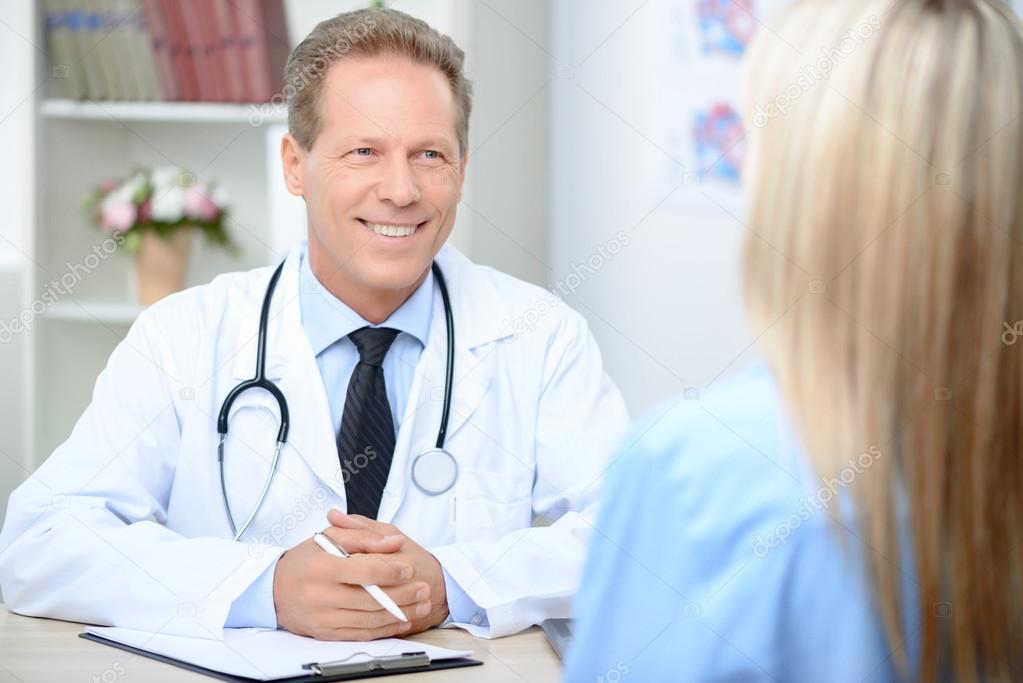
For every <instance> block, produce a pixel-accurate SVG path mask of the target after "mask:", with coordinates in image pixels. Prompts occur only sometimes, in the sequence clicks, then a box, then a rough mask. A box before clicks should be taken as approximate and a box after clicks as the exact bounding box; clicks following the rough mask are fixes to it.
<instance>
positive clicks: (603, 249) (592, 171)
mask: <svg viewBox="0 0 1023 683" xmlns="http://www.w3.org/2000/svg"><path fill="white" fill-rule="evenodd" d="M668 5H669V3H667V2H661V1H658V0H652V1H650V2H646V1H644V0H556V2H554V3H553V16H552V41H551V46H550V49H551V50H552V51H553V52H554V54H555V55H556V56H557V60H558V62H559V66H558V69H557V77H556V78H555V79H554V81H553V84H554V87H553V90H552V96H551V100H552V108H551V129H550V133H549V135H550V140H551V147H550V155H551V163H550V173H551V176H550V177H551V184H550V188H551V189H550V226H551V227H550V234H549V240H550V242H549V245H550V246H549V250H550V261H551V265H552V267H553V271H554V273H553V276H552V280H551V281H552V283H554V284H555V289H556V291H559V292H560V293H562V294H563V295H564V296H565V299H566V301H567V302H568V303H569V304H570V305H571V306H573V307H575V308H576V309H577V310H579V311H580V312H581V313H582V314H583V315H584V316H586V318H587V319H588V320H589V322H590V325H591V327H592V329H593V331H594V333H595V334H596V337H597V339H598V341H599V343H600V347H601V350H602V351H603V353H604V357H605V362H606V365H607V368H608V371H609V372H610V374H611V376H612V377H613V378H614V379H615V381H616V382H617V383H618V386H619V387H620V388H621V389H622V391H623V392H624V394H625V397H626V400H627V401H628V403H629V407H630V409H632V410H633V412H634V413H636V412H639V411H642V410H644V409H646V408H648V407H649V406H650V405H651V404H652V403H654V402H655V401H658V400H660V399H662V398H664V397H666V396H678V395H679V394H681V393H684V391H685V390H686V389H687V388H688V389H690V390H691V391H690V395H692V396H695V395H696V394H694V393H693V391H692V390H695V391H696V392H698V391H699V390H700V389H701V388H702V387H705V386H706V385H708V384H710V383H711V382H713V381H714V380H715V379H716V378H717V377H719V376H723V375H726V374H728V373H729V372H733V371H734V370H735V369H737V368H738V367H741V366H742V364H743V363H745V362H746V361H747V360H748V357H749V352H748V350H747V348H748V347H749V344H750V342H751V341H752V338H751V336H750V334H749V333H748V331H747V330H746V328H745V325H744V322H743V316H742V311H741V301H740V296H739V283H738V263H739V261H738V259H739V249H740V246H741V241H742V238H743V236H744V234H745V232H746V231H745V228H744V227H743V225H742V223H741V221H740V220H739V218H737V217H736V216H739V215H741V214H736V213H734V212H733V213H729V212H728V211H725V210H723V209H721V208H719V207H717V206H715V205H714V203H713V202H710V201H700V200H702V199H703V189H702V188H701V187H700V185H699V182H698V181H696V180H695V179H693V178H692V177H691V176H689V175H684V176H681V177H685V178H686V181H685V183H686V184H683V185H679V179H680V177H679V175H678V174H671V173H667V172H666V169H669V168H672V166H673V165H675V161H674V160H673V158H672V157H673V154H671V152H670V150H667V149H665V146H664V145H663V144H662V143H661V142H659V140H660V138H661V137H662V135H661V132H662V131H661V128H662V123H661V122H660V121H659V120H658V112H657V111H655V103H656V102H657V101H658V100H659V99H661V98H659V96H658V94H659V90H661V89H664V88H678V89H686V88H692V87H693V84H692V83H687V82H667V83H665V82H663V81H660V80H659V78H658V73H659V70H658V69H657V68H656V67H657V60H658V59H659V53H658V52H657V50H656V47H655V44H656V40H655V38H656V37H657V36H659V35H661V34H662V33H663V31H664V30H665V23H666V22H667V20H668V18H669V17H667V16H665V8H666V7H667V6H668ZM694 5H695V3H694ZM659 32H661V33H659ZM663 115H664V113H663V112H662V113H661V116H663ZM672 115H673V114H672V113H671V112H668V116H669V117H670V116H672ZM678 116H679V117H681V116H683V114H682V112H679V114H678ZM675 170H676V171H679V170H680V169H675ZM680 196H688V197H689V198H695V199H696V200H697V201H693V202H691V204H693V205H699V208H695V209H693V208H689V209H682V208H680V206H679V205H680V201H679V200H680ZM613 251H615V252H616V253H612V252H613Z"/></svg>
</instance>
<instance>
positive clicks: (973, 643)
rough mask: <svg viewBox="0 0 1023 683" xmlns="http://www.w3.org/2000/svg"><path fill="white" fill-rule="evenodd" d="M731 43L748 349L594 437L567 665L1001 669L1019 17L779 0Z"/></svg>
mask: <svg viewBox="0 0 1023 683" xmlns="http://www.w3.org/2000/svg"><path fill="white" fill-rule="evenodd" d="M769 26H770V30H767V29H762V30H761V31H760V32H759V34H758V37H757V39H756V40H755V44H754V45H753V46H751V50H750V54H749V57H748V66H747V78H746V85H745V88H744V90H745V92H744V100H745V109H746V113H747V126H748V131H749V143H750V150H751V158H750V160H749V166H748V174H747V177H746V182H747V187H748V191H749V199H750V205H749V214H748V227H749V229H750V236H749V239H748V242H747V245H746V265H745V283H746V298H747V306H748V311H749V315H750V318H751V322H752V325H753V328H754V329H755V330H756V331H757V333H758V334H760V333H762V336H761V337H760V341H759V349H760V352H761V354H762V356H763V358H764V361H765V362H764V363H761V364H759V365H758V366H756V367H755V368H754V369H753V370H751V371H749V372H746V373H745V374H743V375H742V376H739V377H736V378H734V379H731V380H721V381H719V382H716V383H714V385H713V386H711V387H710V388H709V389H708V390H707V391H704V392H703V394H702V396H701V397H700V400H699V401H692V400H688V401H686V400H680V401H673V402H669V403H667V404H665V405H664V406H662V407H661V408H660V409H659V410H657V411H655V412H654V413H653V414H652V415H651V416H650V417H649V418H647V420H646V421H645V422H644V423H642V424H640V426H638V427H637V428H636V431H635V432H634V435H633V437H632V439H631V440H630V441H629V442H627V443H626V444H625V445H624V446H623V448H622V449H621V450H622V452H621V456H620V457H619V459H618V460H617V461H616V464H615V466H614V467H613V469H612V471H611V473H610V474H609V481H608V484H607V487H606V489H605V492H604V503H603V512H602V515H601V516H600V519H599V523H598V529H597V530H596V533H594V535H593V544H592V549H591V556H590V560H589V563H588V566H587V569H586V571H585V574H584V579H583V588H582V590H581V592H580V595H579V598H578V603H577V616H578V619H579V624H578V629H577V632H576V646H575V647H574V648H573V650H572V652H571V654H570V656H569V660H568V662H567V667H566V669H567V671H566V673H567V679H568V680H569V681H594V680H596V681H609V682H613V681H618V680H621V679H626V678H628V679H629V680H636V681H668V680H672V681H677V680H715V681H719V680H727V681H748V680H778V681H825V680H827V681H835V680H840V681H862V680H874V681H887V680H903V679H904V680H926V681H931V680H939V679H940V680H947V679H955V680H957V681H972V680H999V681H1002V680H1023V538H1021V537H1023V343H1017V341H1018V339H1017V338H1018V336H1020V335H1021V334H1023V322H1019V321H1023V163H1021V158H1023V118H1021V113H1023V29H1021V26H1020V23H1019V21H1018V19H1017V18H1016V17H1015V15H1013V14H1012V13H1011V11H1010V10H1009V9H1008V7H1007V6H1006V5H1005V4H1004V3H1003V2H1001V1H1000V0H802V1H800V2H796V3H794V5H793V6H791V7H790V8H788V9H787V11H785V12H784V13H783V15H782V16H781V17H779V18H778V19H777V20H776V21H772V22H770V23H769Z"/></svg>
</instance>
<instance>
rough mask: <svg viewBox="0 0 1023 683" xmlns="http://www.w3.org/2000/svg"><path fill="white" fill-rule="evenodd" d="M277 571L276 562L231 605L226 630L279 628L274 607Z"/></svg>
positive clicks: (225, 623)
mask: <svg viewBox="0 0 1023 683" xmlns="http://www.w3.org/2000/svg"><path fill="white" fill-rule="evenodd" d="M276 570H277V562H274V563H273V564H271V565H270V566H269V567H267V568H266V569H265V570H264V571H263V573H262V574H260V575H259V578H257V579H256V580H255V581H253V582H252V583H251V584H249V587H248V588H246V589H245V591H244V592H243V593H242V594H241V595H239V596H238V597H237V598H236V599H235V601H234V602H233V603H231V611H230V612H229V613H228V615H227V621H225V622H224V628H277V609H276V608H275V607H274V572H275V571H276Z"/></svg>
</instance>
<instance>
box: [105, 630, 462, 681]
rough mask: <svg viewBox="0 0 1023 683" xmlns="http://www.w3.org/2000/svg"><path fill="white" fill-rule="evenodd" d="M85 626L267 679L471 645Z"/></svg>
mask: <svg viewBox="0 0 1023 683" xmlns="http://www.w3.org/2000/svg"><path fill="white" fill-rule="evenodd" d="M85 631H86V632H87V633H94V634H96V635H97V636H102V637H103V638H107V639H109V640H113V641H116V642H118V643H123V644H124V645H131V646H132V647H137V648H139V649H142V650H146V651H147V652H153V653H155V654H160V655H164V656H165V657H171V658H173V659H179V660H181V661H184V662H188V663H190V664H195V665H197V666H202V667H205V668H207V669H213V670H214V671H220V672H223V673H227V674H232V675H235V676H245V677H246V678H255V679H259V680H263V681H270V680H274V679H277V678H287V677H289V676H303V675H309V674H310V673H311V672H310V671H308V670H305V669H303V668H302V665H303V664H305V663H308V662H330V661H335V660H338V659H345V658H346V657H351V659H349V660H348V661H350V662H358V661H360V660H365V659H369V658H370V657H380V656H384V655H400V654H402V653H404V652H425V653H426V654H427V656H428V657H429V658H430V659H431V660H434V659H453V658H455V657H468V656H469V655H471V654H472V652H471V651H469V650H447V649H445V648H440V647H434V646H431V645H426V644H423V643H416V642H412V641H408V640H399V639H397V638H388V639H385V640H374V641H372V642H368V643H356V642H340V641H337V642H332V641H323V640H316V639H314V638H306V637H304V636H296V635H295V634H293V633H289V632H288V631H272V630H269V629H259V628H225V629H224V639H223V640H210V639H206V638H186V637H184V636H170V635H164V634H162V633H150V632H149V631H136V630H133V629H128V628H116V627H113V626H86V627H85ZM357 653H365V654H357ZM352 655H356V656H352Z"/></svg>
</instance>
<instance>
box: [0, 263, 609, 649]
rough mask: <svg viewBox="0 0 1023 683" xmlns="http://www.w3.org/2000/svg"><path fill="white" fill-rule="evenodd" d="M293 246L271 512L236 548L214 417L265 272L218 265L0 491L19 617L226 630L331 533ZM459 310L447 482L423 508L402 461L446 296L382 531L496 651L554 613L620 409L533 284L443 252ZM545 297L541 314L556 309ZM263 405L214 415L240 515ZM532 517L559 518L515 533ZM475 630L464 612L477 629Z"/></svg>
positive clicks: (251, 339)
mask: <svg viewBox="0 0 1023 683" xmlns="http://www.w3.org/2000/svg"><path fill="white" fill-rule="evenodd" d="M298 254H299V251H298V249H296V250H295V251H294V252H293V253H292V254H291V255H290V256H289V258H288V263H287V265H286V266H285V270H284V273H283V274H282V277H281V280H280V282H279V283H278V286H277V291H276V292H275V294H274V297H273V304H272V308H271V321H270V325H269V334H268V344H267V367H266V371H267V375H268V377H269V378H270V379H272V380H273V381H274V382H276V383H277V385H278V386H279V387H280V389H281V390H282V391H283V393H284V395H285V396H286V397H287V400H288V403H289V408H290V417H291V430H290V434H289V438H288V443H287V446H286V447H285V449H284V450H283V451H282V455H281V460H280V464H279V467H278V471H277V475H276V476H275V478H274V482H273V485H272V487H271V489H270V492H269V495H268V498H267V500H266V502H265V503H264V505H263V507H262V509H261V511H260V512H259V514H258V516H257V517H256V518H255V520H254V522H253V524H252V526H251V527H250V529H249V530H248V531H247V532H246V534H245V536H244V537H243V539H242V541H239V542H233V541H232V540H231V533H230V530H229V527H228V523H227V519H226V516H225V512H224V504H223V499H222V496H221V489H220V479H219V470H218V465H217V441H218V436H217V429H216V418H217V414H218V411H219V409H220V406H221V403H222V402H223V400H224V397H225V395H226V394H227V393H228V391H229V390H230V389H231V388H232V387H233V386H235V385H236V384H237V383H238V382H240V381H242V380H244V379H247V378H250V377H252V376H253V374H254V364H255V356H256V332H257V326H258V321H259V311H260V305H261V302H262V299H263V295H264V292H265V288H266V284H267V281H268V279H269V276H270V273H271V270H272V269H271V268H260V269H257V270H254V271H251V272H243V273H231V274H227V275H222V276H220V277H218V278H216V279H215V280H214V281H213V282H212V283H210V284H209V285H204V286H201V287H195V288H192V289H189V290H187V291H185V292H182V293H180V294H177V295H174V296H171V297H168V298H167V299H164V300H163V301H161V302H159V303H157V304H156V305H154V306H152V307H151V308H149V309H148V310H146V311H145V312H143V313H142V314H141V315H140V316H139V318H138V320H137V321H136V322H135V324H134V325H132V327H131V330H130V332H129V333H128V335H127V337H126V338H125V339H124V341H123V342H121V343H120V344H119V345H118V347H117V348H116V350H115V351H114V352H113V354H112V355H111V357H110V360H109V362H108V365H107V367H106V369H105V370H104V371H103V372H102V373H101V374H100V376H99V378H98V379H97V381H96V387H95V391H94V394H93V400H92V403H91V405H90V406H89V407H88V409H87V410H86V411H85V413H84V415H83V416H82V417H81V419H80V420H79V421H78V423H77V425H76V426H75V428H74V431H73V432H72V434H71V436H70V437H69V438H68V440H67V441H66V442H65V443H64V444H62V445H61V446H60V447H59V448H57V450H56V451H54V453H53V454H52V455H51V456H50V457H49V458H48V459H47V461H46V462H45V463H43V465H42V466H41V467H40V468H39V469H38V470H37V471H36V472H35V473H34V474H33V475H31V476H30V477H29V478H28V479H27V480H26V481H25V482H24V483H23V484H22V485H21V486H20V487H19V488H18V489H17V490H16V491H15V492H14V493H13V494H12V495H11V497H10V501H9V505H8V510H7V518H6V522H5V525H4V528H3V532H2V534H0V587H2V590H3V598H4V600H5V602H6V605H7V607H8V608H9V609H11V610H12V611H14V612H17V613H20V614H27V615H34V616H47V617H56V618H62V619H71V620H76V621H84V622H90V623H96V624H111V625H117V626H123V627H129V628H136V629H143V630H151V631H162V632H164V633H169V634H181V635H190V636H198V637H206V638H220V637H222V628H223V625H224V621H225V619H226V617H227V615H228V612H229V610H230V607H231V604H232V602H233V601H234V600H235V598H237V597H238V596H239V595H240V594H241V593H242V592H243V591H244V590H245V589H246V588H247V587H248V586H249V585H250V584H252V583H253V582H254V581H255V579H256V578H257V577H258V576H259V575H260V574H261V573H262V572H263V571H264V570H265V569H267V568H268V567H269V566H270V564H272V563H273V562H274V561H275V560H276V558H277V557H279V555H280V554H281V553H283V552H284V551H285V550H286V549H287V548H290V547H292V546H294V545H296V544H298V543H300V542H301V541H303V540H305V539H307V538H309V537H310V536H311V535H312V534H313V533H314V532H316V531H318V530H321V529H323V528H325V527H326V526H328V522H327V521H326V513H327V510H328V509H330V507H331V506H333V505H335V504H337V505H340V506H341V509H345V490H344V481H343V475H342V473H341V469H340V464H339V460H338V455H337V450H336V446H335V436H334V433H333V428H332V422H331V417H330V414H329V408H328V401H327V395H326V392H325V390H324V387H323V382H322V379H321V376H320V373H319V370H318V368H317V364H316V360H315V357H314V356H313V353H312V350H311V348H310V346H309V343H308V341H307V338H306V335H305V333H304V331H303V328H302V325H301V318H300V307H299V291H298V287H299V285H298V283H299V273H298V263H299V261H298ZM438 262H439V264H440V266H441V268H442V269H443V273H444V275H445V276H446V279H447V282H448V287H449V289H450V292H451V304H452V310H453V313H454V317H455V340H456V351H455V380H454V390H453V396H452V407H451V416H450V425H449V428H448V435H447V446H448V449H449V450H450V451H451V452H452V453H453V454H454V455H455V457H456V459H457V461H458V465H459V468H460V476H459V478H458V481H457V484H456V485H455V487H454V488H453V489H452V490H451V491H449V492H448V493H446V494H444V495H440V496H427V495H425V494H423V493H421V492H420V491H419V490H418V489H417V488H416V487H415V486H414V485H412V483H411V465H412V460H413V457H414V455H415V454H417V453H419V452H421V451H423V450H425V449H428V448H431V447H433V446H434V441H435V439H436V433H437V427H438V424H439V421H440V413H441V405H442V401H441V398H442V396H443V384H444V371H445V350H446V340H445V333H444V327H443V326H444V316H443V314H442V312H443V308H442V306H443V304H442V302H441V299H440V294H439V291H437V290H436V288H435V291H434V302H433V310H434V315H433V317H432V323H431V325H432V326H431V330H430V336H429V341H428V343H427V345H426V347H425V349H424V351H423V353H422V356H421V358H420V361H419V364H418V366H417V368H416V372H415V378H414V380H413V383H412V385H411V390H410V395H409V399H408V405H407V408H406V410H405V415H404V418H403V419H402V421H401V427H400V429H399V431H398V434H397V444H396V446H395V451H394V457H393V461H392V465H391V470H390V477H389V479H388V481H387V486H386V489H385V490H384V493H383V499H382V501H381V504H380V511H379V516H378V518H379V519H380V520H382V521H385V522H390V523H392V524H394V525H396V526H397V527H399V528H400V529H402V531H403V532H404V533H406V534H407V535H408V536H410V537H411V538H413V539H415V540H416V541H417V542H418V543H420V544H421V545H423V546H424V547H426V548H427V549H428V550H430V552H432V553H433V554H434V556H436V557H437V559H438V560H439V561H440V563H441V565H442V566H443V567H444V568H445V569H446V570H447V572H448V573H449V574H450V575H451V577H452V578H453V579H454V580H455V581H456V582H457V583H458V584H459V585H460V586H461V587H462V588H463V589H464V590H465V591H466V592H467V594H468V596H469V597H471V598H472V600H473V601H475V603H476V604H477V605H479V606H480V607H481V608H483V609H485V610H486V617H487V619H489V628H487V627H483V626H479V625H476V624H475V623H472V624H459V626H462V627H464V628H467V629H468V630H470V631H471V632H472V633H474V634H476V635H480V636H484V637H497V636H503V635H507V634H510V633H514V632H516V631H519V630H521V629H523V628H526V627H528V626H530V625H532V624H535V623H538V622H539V621H541V620H543V619H546V618H549V617H565V616H569V611H570V603H571V596H572V594H573V593H574V591H575V589H576V586H577V582H578V577H579V574H580V568H581V567H580V565H581V561H582V559H583V556H584V552H585V546H586V541H587V538H588V534H589V532H590V529H591V522H592V513H593V504H594V502H595V500H596V497H597V492H598V488H599V480H600V478H601V475H602V473H603V472H604V470H605V468H606V467H607V464H608V456H609V454H610V453H611V452H613V448H614V446H615V443H616V442H617V441H618V440H619V438H620V437H621V436H622V435H623V434H624V430H625V428H626V426H627V421H628V416H627V412H626V408H625V405H624V403H623V401H622V398H621V396H620V394H619V392H618V390H617V389H616V388H615V386H614V385H613V384H612V382H611V381H610V379H609V378H608V377H607V375H606V374H605V372H604V369H603V367H602V364H601V358H600V353H599V351H598V350H597V346H596V343H595V342H594V339H593V337H592V335H591V334H590V332H589V330H588V329H587V326H586V323H585V322H584V320H583V318H582V317H581V316H580V315H578V314H577V313H575V312H574V311H572V310H570V309H569V308H568V307H567V306H566V305H565V304H564V303H561V302H557V301H556V300H554V299H553V296H552V295H551V294H550V293H548V292H547V291H545V290H543V289H540V288H538V287H535V286H532V285H529V284H526V283H523V282H520V281H518V280H515V279H514V278H511V277H509V276H507V275H504V274H502V273H499V272H497V271H494V270H492V269H490V268H486V267H482V266H478V265H475V264H473V263H471V262H470V261H469V260H468V259H466V258H465V257H464V256H463V255H462V254H461V253H459V252H458V251H457V250H455V249H454V248H453V247H450V246H447V247H445V248H444V249H442V251H441V252H440V254H439V255H438ZM552 302H553V303H552ZM277 416H278V415H277V407H276V403H275V402H274V401H273V400H272V398H271V397H270V395H269V394H268V393H266V392H263V391H249V392H246V393H245V394H244V395H243V396H242V397H241V398H240V399H239V400H238V401H236V402H235V406H234V408H233V409H232V411H231V417H230V423H229V424H230V437H229V439H228V442H227V448H226V453H227V454H226V456H225V462H226V473H227V489H228V494H229V495H230V497H231V505H232V509H233V511H234V514H235V517H236V519H237V520H238V523H239V524H240V523H241V522H242V521H243V520H244V519H245V518H247V516H248V514H249V512H250V510H251V509H252V506H253V505H254V504H255V500H256V497H257V495H258V493H259V491H260V490H261V488H262V485H263V481H264V478H265V475H266V472H267V470H268V467H269V463H270V460H271V457H272V453H273V444H274V437H275V434H276V430H277ZM535 517H541V518H546V519H548V520H555V521H553V523H552V524H551V525H550V526H547V527H531V524H532V522H533V520H534V518H535ZM473 621H474V622H475V621H477V620H475V619H474V620H473Z"/></svg>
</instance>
